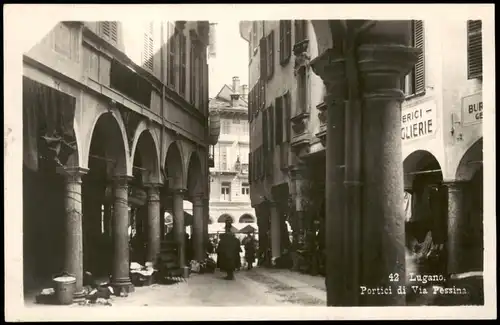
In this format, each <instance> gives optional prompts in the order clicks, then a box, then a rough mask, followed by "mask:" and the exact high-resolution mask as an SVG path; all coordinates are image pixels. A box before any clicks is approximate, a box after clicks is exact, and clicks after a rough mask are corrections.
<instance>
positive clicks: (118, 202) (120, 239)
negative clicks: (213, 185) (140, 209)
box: [111, 176, 134, 295]
mask: <svg viewBox="0 0 500 325" xmlns="http://www.w3.org/2000/svg"><path fill="white" fill-rule="evenodd" d="M131 179H132V178H131V177H130V176H117V177H115V178H114V179H113V182H114V184H113V186H114V188H113V190H114V206H113V268H112V271H111V285H112V286H113V287H114V289H115V294H116V295H120V294H121V293H122V292H124V293H125V294H127V293H128V292H132V291H134V287H133V285H132V283H131V282H130V276H129V273H130V246H129V235H128V227H129V224H130V220H129V213H128V182H129V181H130V180H131Z"/></svg>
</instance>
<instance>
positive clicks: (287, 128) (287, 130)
mask: <svg viewBox="0 0 500 325" xmlns="http://www.w3.org/2000/svg"><path fill="white" fill-rule="evenodd" d="M284 102H285V103H284V105H283V106H284V110H285V122H284V123H285V141H286V142H290V135H291V129H290V128H291V122H290V117H291V115H292V96H291V95H290V92H289V91H287V92H286V94H285V99H284Z"/></svg>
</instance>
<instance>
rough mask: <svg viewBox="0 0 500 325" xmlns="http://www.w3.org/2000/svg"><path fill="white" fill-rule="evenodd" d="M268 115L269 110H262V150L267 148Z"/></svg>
mask: <svg viewBox="0 0 500 325" xmlns="http://www.w3.org/2000/svg"><path fill="white" fill-rule="evenodd" d="M268 117H269V110H265V111H262V144H263V146H264V150H267V149H268V148H269V132H268V124H269V123H268Z"/></svg>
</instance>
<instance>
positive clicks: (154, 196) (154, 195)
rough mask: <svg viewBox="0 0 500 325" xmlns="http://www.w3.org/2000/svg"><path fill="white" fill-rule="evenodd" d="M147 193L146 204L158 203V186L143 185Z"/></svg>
mask: <svg viewBox="0 0 500 325" xmlns="http://www.w3.org/2000/svg"><path fill="white" fill-rule="evenodd" d="M144 186H145V187H146V189H147V193H148V202H160V186H159V184H156V183H154V184H152V183H149V184H145V185H144Z"/></svg>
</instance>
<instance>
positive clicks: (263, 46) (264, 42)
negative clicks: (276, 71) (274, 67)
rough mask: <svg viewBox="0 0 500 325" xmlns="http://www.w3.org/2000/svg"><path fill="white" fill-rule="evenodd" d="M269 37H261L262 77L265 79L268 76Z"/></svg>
mask: <svg viewBox="0 0 500 325" xmlns="http://www.w3.org/2000/svg"><path fill="white" fill-rule="evenodd" d="M266 48H267V38H265V37H263V38H261V39H260V44H259V51H260V78H261V80H265V79H266V77H267V71H266V70H267V49H266Z"/></svg>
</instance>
